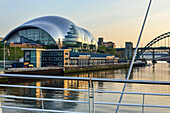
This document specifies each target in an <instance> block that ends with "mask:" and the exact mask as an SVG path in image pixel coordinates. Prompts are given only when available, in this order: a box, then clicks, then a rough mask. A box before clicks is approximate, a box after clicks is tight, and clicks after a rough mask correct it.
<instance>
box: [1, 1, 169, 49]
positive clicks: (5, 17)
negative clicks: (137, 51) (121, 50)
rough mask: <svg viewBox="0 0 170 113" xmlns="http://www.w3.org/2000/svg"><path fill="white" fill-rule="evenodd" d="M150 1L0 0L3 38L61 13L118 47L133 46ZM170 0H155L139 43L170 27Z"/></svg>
mask: <svg viewBox="0 0 170 113" xmlns="http://www.w3.org/2000/svg"><path fill="white" fill-rule="evenodd" d="M148 3H149V0H0V15H1V17H0V37H1V36H2V37H4V36H5V35H6V34H7V33H8V32H10V31H11V30H12V29H14V28H15V27H17V26H19V25H21V24H23V23H24V22H26V21H28V20H31V19H33V18H37V17H41V16H52V15H53V16H62V17H65V18H67V19H69V20H71V21H72V22H74V23H75V24H76V25H78V26H80V27H83V28H86V29H87V30H89V31H90V32H91V33H92V34H93V35H94V36H95V38H96V39H98V37H104V40H105V41H113V42H115V43H116V45H117V47H124V43H125V41H131V42H133V43H134V45H135V44H136V42H137V39H138V35H139V32H140V29H141V26H142V23H143V18H144V15H145V13H146V9H147V6H148ZM169 5H170V0H153V4H152V6H151V10H150V13H149V16H148V20H147V23H146V26H145V29H144V32H143V36H142V40H141V43H140V46H145V45H146V44H147V42H149V41H151V40H152V39H153V38H155V37H157V36H158V35H161V34H163V33H165V32H169V30H170V19H169V17H170V7H169Z"/></svg>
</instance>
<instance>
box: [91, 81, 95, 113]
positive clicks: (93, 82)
mask: <svg viewBox="0 0 170 113" xmlns="http://www.w3.org/2000/svg"><path fill="white" fill-rule="evenodd" d="M92 98H93V112H92V113H95V107H94V82H92Z"/></svg>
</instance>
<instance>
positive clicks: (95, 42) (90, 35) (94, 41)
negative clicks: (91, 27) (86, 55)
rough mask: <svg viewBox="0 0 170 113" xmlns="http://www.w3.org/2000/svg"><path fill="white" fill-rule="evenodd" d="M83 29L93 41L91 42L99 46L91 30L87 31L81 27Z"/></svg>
mask: <svg viewBox="0 0 170 113" xmlns="http://www.w3.org/2000/svg"><path fill="white" fill-rule="evenodd" d="M81 29H82V30H83V31H84V32H85V33H86V34H87V36H88V38H89V39H90V41H91V42H90V44H93V45H96V46H98V43H97V41H96V40H95V38H94V36H93V35H92V34H91V33H90V32H89V31H87V30H86V29H84V28H81Z"/></svg>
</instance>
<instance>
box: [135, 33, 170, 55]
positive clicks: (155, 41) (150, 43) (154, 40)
mask: <svg viewBox="0 0 170 113" xmlns="http://www.w3.org/2000/svg"><path fill="white" fill-rule="evenodd" d="M169 37H170V32H166V33H164V34H161V35H159V36H158V37H156V38H154V39H153V40H152V41H150V42H149V43H148V44H147V45H146V46H145V47H144V48H143V49H142V50H141V51H140V52H139V53H138V57H140V55H142V54H143V53H144V52H145V50H146V49H148V48H150V47H151V46H152V45H154V44H155V43H157V42H159V41H161V40H163V39H165V38H169Z"/></svg>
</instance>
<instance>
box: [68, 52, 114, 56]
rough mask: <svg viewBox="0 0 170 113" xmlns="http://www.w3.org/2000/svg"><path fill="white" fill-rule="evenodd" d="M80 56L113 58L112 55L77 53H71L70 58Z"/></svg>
mask: <svg viewBox="0 0 170 113" xmlns="http://www.w3.org/2000/svg"><path fill="white" fill-rule="evenodd" d="M79 55H90V57H106V56H113V55H110V54H102V53H76V52H70V57H79Z"/></svg>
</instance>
